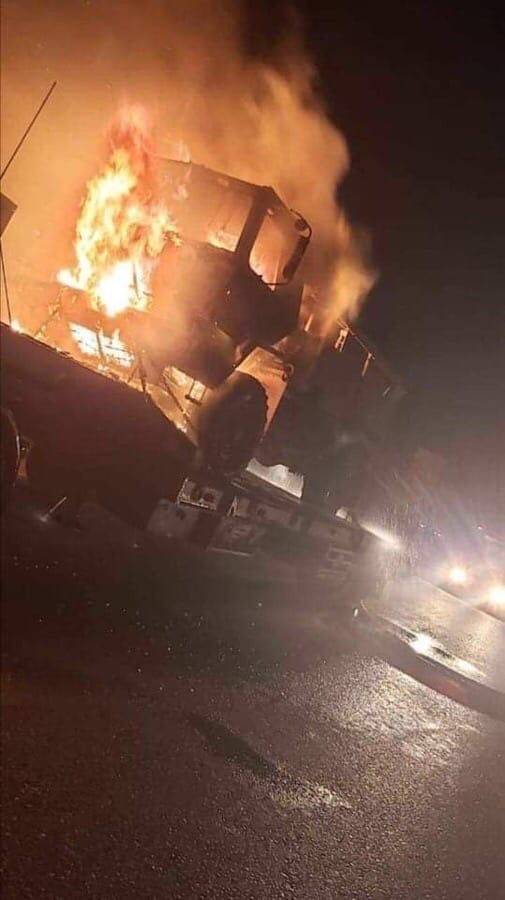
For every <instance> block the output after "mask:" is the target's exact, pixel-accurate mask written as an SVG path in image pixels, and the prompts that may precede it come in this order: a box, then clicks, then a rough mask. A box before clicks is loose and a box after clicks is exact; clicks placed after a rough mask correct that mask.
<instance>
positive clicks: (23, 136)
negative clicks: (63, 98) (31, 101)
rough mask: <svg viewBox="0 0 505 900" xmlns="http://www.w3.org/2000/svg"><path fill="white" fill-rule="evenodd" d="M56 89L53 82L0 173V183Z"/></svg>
mask: <svg viewBox="0 0 505 900" xmlns="http://www.w3.org/2000/svg"><path fill="white" fill-rule="evenodd" d="M55 87H56V81H53V83H52V85H51V87H50V88H49V90H48V92H47V94H46V95H45V97H44V99H43V101H42V103H41V104H40V106H39V108H38V110H37V112H36V113H35V115H34V116H33V118H32V120H31V122H29V123H28V125H27V126H26V128H25V130H24V132H23V134H22V135H21V138H20V139H19V141H18V143H17V144H16V146H15V147H14V150H13V151H12V153H11V156H10V158H9V159H8V160H7V162H6V164H5V166H4V167H3V169H2V172H1V173H0V181H1V180H2V178H3V177H4V175H5V173H6V172H7V169H8V168H9V167H10V164H11V163H12V162H13V161H14V159H15V158H16V156H17V154H18V152H19V150H20V149H21V147H22V145H23V144H24V142H25V140H26V138H27V137H28V134H29V133H30V131H31V130H32V128H33V126H34V125H35V122H36V121H37V119H38V117H39V115H40V113H41V112H42V110H43V109H44V106H45V105H46V103H47V101H48V100H49V97H50V96H51V94H52V93H53V91H54V89H55Z"/></svg>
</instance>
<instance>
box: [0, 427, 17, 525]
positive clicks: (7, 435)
mask: <svg viewBox="0 0 505 900" xmlns="http://www.w3.org/2000/svg"><path fill="white" fill-rule="evenodd" d="M1 417H2V455H1V466H2V484H1V508H2V510H4V509H5V508H6V506H7V505H8V503H9V500H10V496H11V492H12V489H13V487H14V484H15V483H16V478H17V474H18V468H19V459H20V444H19V434H18V430H17V427H16V423H15V421H14V417H13V415H12V413H11V412H9V410H7V409H2V411H1Z"/></svg>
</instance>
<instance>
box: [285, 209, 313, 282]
mask: <svg viewBox="0 0 505 900" xmlns="http://www.w3.org/2000/svg"><path fill="white" fill-rule="evenodd" d="M291 212H292V213H293V214H294V215H295V216H296V218H295V221H294V226H295V229H296V231H297V232H298V233H299V235H300V237H299V238H298V242H297V244H296V247H295V249H294V250H293V253H292V254H291V257H290V258H289V259H288V261H287V263H286V265H285V266H284V268H283V270H282V277H283V278H284V279H285V281H286V282H287V281H291V279H292V278H293V276H294V274H295V272H296V270H297V269H298V266H299V265H300V263H301V261H302V259H303V256H304V253H305V251H306V249H307V247H308V244H309V241H310V239H311V237H312V228H311V227H310V225H309V223H308V222H307V221H306V220H305V219H304V218H303V216H301V215H300V214H299V213H297V212H296V210H294V209H292V210H291Z"/></svg>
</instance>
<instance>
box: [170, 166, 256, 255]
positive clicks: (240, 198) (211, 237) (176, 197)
mask: <svg viewBox="0 0 505 900" xmlns="http://www.w3.org/2000/svg"><path fill="white" fill-rule="evenodd" d="M162 181H163V188H164V194H165V198H166V201H167V205H168V208H169V210H170V212H171V213H172V215H173V217H174V220H175V224H176V227H177V230H178V231H179V233H180V234H181V236H182V237H183V238H187V239H189V240H194V241H201V242H204V243H209V244H212V245H213V246H214V247H220V248H223V249H225V250H229V251H231V252H233V251H234V250H235V249H236V247H237V244H238V241H239V239H240V236H241V234H242V231H243V229H244V225H245V223H246V221H247V217H248V215H249V212H250V209H251V205H252V197H251V195H250V194H249V193H248V192H247V191H245V190H241V189H240V188H239V186H238V185H237V184H236V183H235V182H234V181H233V179H228V178H226V177H225V176H221V175H218V174H217V173H214V172H211V171H209V170H207V169H203V168H200V167H199V166H193V165H192V164H191V163H179V162H173V161H171V160H170V161H169V160H165V161H163V164H162Z"/></svg>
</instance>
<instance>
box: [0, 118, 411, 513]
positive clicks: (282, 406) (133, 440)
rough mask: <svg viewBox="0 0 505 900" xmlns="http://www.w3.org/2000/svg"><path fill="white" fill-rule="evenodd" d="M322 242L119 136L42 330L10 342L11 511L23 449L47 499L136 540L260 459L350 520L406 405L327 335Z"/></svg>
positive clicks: (371, 359) (5, 347)
mask: <svg viewBox="0 0 505 900" xmlns="http://www.w3.org/2000/svg"><path fill="white" fill-rule="evenodd" d="M310 239H311V228H310V225H309V223H308V222H307V221H306V220H305V219H304V218H303V216H302V215H301V214H300V213H298V212H296V211H294V210H291V209H289V208H288V207H287V206H286V204H285V203H284V202H283V200H282V199H281V198H280V197H279V196H278V194H277V193H276V192H275V191H274V190H273V189H272V188H270V187H264V186H260V185H256V184H251V183H248V182H245V181H242V180H240V179H237V178H233V177H230V176H228V175H225V174H221V173H219V172H215V171H213V170H211V169H208V168H206V167H204V166H201V165H197V164H195V163H193V162H183V161H177V160H166V159H160V158H157V157H156V156H155V155H154V154H153V152H152V148H150V147H149V146H148V145H147V144H146V143H145V142H144V140H143V138H142V136H141V135H139V133H138V132H137V131H136V130H135V129H134V128H131V127H129V126H118V128H117V129H116V131H115V132H114V133H113V135H112V151H111V155H110V158H109V161H108V163H107V165H106V167H105V168H104V169H103V171H102V172H101V173H100V174H99V175H98V176H97V177H96V178H95V179H93V180H92V181H91V182H90V183H89V184H88V187H87V193H86V197H85V199H84V201H83V204H82V208H81V212H80V216H79V220H78V225H77V231H76V240H75V253H76V264H75V267H74V268H73V269H69V270H64V271H62V272H60V273H59V274H58V282H59V288H58V291H57V294H56V296H55V299H54V302H53V303H52V304H51V306H50V309H49V310H48V311H47V315H46V316H45V319H44V320H43V321H41V322H40V325H39V326H38V327H37V328H35V329H31V334H27V333H22V332H20V331H19V330H16V326H15V323H11V327H9V326H7V325H5V324H2V432H3V441H2V443H3V459H2V491H3V494H4V495H5V494H6V493H7V491H8V488H9V485H11V484H12V482H13V480H14V478H15V476H16V472H17V467H18V464H19V446H18V442H19V438H21V440H22V443H23V445H24V446H25V448H27V457H26V471H27V476H28V479H29V481H30V483H31V484H33V486H34V487H35V488H36V489H37V490H40V491H41V492H42V493H44V494H46V495H47V496H48V497H49V496H51V497H54V498H55V499H57V498H59V497H62V496H65V497H68V498H72V499H73V500H74V501H76V502H79V501H80V500H83V499H84V498H85V497H87V496H90V495H92V496H94V497H95V498H96V499H97V500H98V501H99V502H100V503H101V504H103V505H104V506H106V507H107V508H109V509H110V510H112V511H113V512H114V513H116V514H118V515H119V516H121V517H122V518H123V519H125V520H127V521H129V522H131V523H134V524H135V525H144V524H145V523H146V522H147V521H148V519H149V517H150V515H151V513H152V511H153V509H154V508H155V506H156V504H157V503H158V501H159V500H160V499H161V498H164V499H166V500H171V501H175V500H176V498H177V497H178V496H179V493H180V491H181V488H182V486H183V484H184V483H185V482H186V481H187V479H188V478H189V479H191V483H192V484H194V485H197V486H198V485H208V484H213V485H221V486H223V485H226V484H229V483H230V481H231V479H233V478H234V477H236V476H237V475H238V474H239V473H240V472H242V471H243V470H244V469H245V468H246V467H247V465H248V463H249V462H250V461H251V460H252V458H253V457H257V458H258V459H259V460H260V462H262V463H263V464H264V465H267V466H272V465H277V464H282V465H284V466H286V467H287V468H289V469H290V470H292V471H295V472H298V473H300V474H301V475H303V476H304V479H305V489H304V499H305V500H307V501H308V502H312V503H319V504H321V503H322V504H323V505H324V504H327V505H329V506H330V507H331V508H333V511H334V510H335V509H336V508H338V507H339V506H343V505H344V506H345V505H347V506H349V505H351V503H352V496H353V495H354V492H355V488H356V485H357V484H358V483H360V482H361V483H362V482H363V472H364V470H365V468H366V465H367V460H368V459H369V457H370V448H371V447H373V446H374V445H375V444H376V443H377V441H378V440H380V436H381V434H382V433H383V431H384V428H386V427H387V422H388V420H389V416H390V414H391V411H392V409H393V408H394V403H395V401H396V399H397V398H398V396H400V395H401V392H402V391H401V386H400V385H399V383H398V380H397V379H396V377H395V376H394V375H393V373H391V371H390V370H389V369H388V367H387V366H386V364H385V363H384V362H383V361H382V360H380V358H379V355H378V354H377V353H376V352H375V351H374V350H372V349H371V348H370V346H369V345H368V344H367V343H366V342H364V340H363V339H362V337H361V336H360V335H358V334H357V333H355V332H353V331H352V329H351V328H350V327H349V325H348V324H346V323H344V322H340V321H338V320H335V321H333V322H332V323H331V324H330V326H328V315H327V308H326V307H325V303H324V299H323V300H322V299H321V298H320V297H319V298H318V297H317V296H316V294H315V292H314V291H313V290H311V289H310V288H309V287H308V286H307V285H305V284H304V283H303V279H302V277H301V275H300V268H301V263H302V260H303V257H304V254H305V252H306V250H307V247H308V245H309V242H310ZM350 485H352V486H351V487H350ZM224 494H226V491H224Z"/></svg>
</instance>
